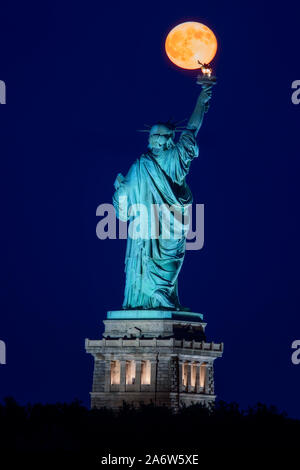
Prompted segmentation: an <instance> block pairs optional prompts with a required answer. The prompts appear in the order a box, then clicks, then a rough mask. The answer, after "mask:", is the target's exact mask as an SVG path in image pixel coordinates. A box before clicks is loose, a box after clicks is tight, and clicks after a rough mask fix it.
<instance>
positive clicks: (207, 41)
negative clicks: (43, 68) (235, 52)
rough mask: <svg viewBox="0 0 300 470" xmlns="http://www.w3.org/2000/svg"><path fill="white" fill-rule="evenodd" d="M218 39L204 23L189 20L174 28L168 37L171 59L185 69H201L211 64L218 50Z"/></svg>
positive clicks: (168, 51) (168, 50)
mask: <svg viewBox="0 0 300 470" xmlns="http://www.w3.org/2000/svg"><path fill="white" fill-rule="evenodd" d="M217 47H218V44H217V39H216V36H215V35H214V33H213V32H212V30H211V29H209V28H208V27H207V26H205V25H204V24H202V23H197V22H195V21H187V22H186V23H181V24H179V25H177V26H175V28H173V29H172V30H171V31H170V32H169V34H168V36H167V39H166V43H165V48H166V53H167V56H168V57H169V59H170V60H171V61H172V62H173V63H174V64H175V65H178V67H181V68H183V69H190V70H194V69H199V68H200V65H199V64H198V60H199V61H200V62H201V63H202V64H209V63H210V62H211V61H212V59H213V58H214V57H215V55H216V52H217Z"/></svg>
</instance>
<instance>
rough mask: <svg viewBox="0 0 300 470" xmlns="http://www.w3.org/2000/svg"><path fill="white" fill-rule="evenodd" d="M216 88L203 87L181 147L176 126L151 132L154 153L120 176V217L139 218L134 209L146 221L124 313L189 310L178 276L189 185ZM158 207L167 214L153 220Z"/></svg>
mask: <svg viewBox="0 0 300 470" xmlns="http://www.w3.org/2000/svg"><path fill="white" fill-rule="evenodd" d="M211 88H212V87H211V85H203V89H202V91H201V93H200V95H199V97H198V100H197V103H196V106H195V109H194V111H193V113H192V115H191V117H190V119H189V121H188V123H187V125H186V127H185V128H184V129H183V130H182V131H181V134H180V137H179V139H178V142H177V143H175V131H176V125H174V124H173V123H171V122H166V123H161V122H160V123H157V124H155V125H154V126H152V127H151V129H150V131H149V143H148V151H147V152H146V153H145V154H143V155H142V156H141V157H140V158H138V159H137V160H136V161H135V162H134V163H133V165H132V166H131V168H130V169H129V172H128V173H127V175H126V177H123V176H122V175H121V174H119V175H118V177H117V179H116V181H115V189H116V192H115V194H114V196H113V203H114V207H115V210H116V213H117V217H118V218H119V219H120V220H122V221H127V220H129V221H130V220H132V219H133V216H134V215H136V211H135V210H134V209H133V208H135V209H136V208H137V207H138V212H139V219H140V236H138V237H137V236H129V237H128V239H127V247H126V258H125V272H126V286H125V296H124V302H123V308H124V309H170V310H174V309H176V310H184V308H183V307H182V306H181V305H180V302H179V297H178V274H179V272H180V269H181V267H182V264H183V260H184V255H185V244H186V234H187V231H188V228H189V224H188V220H187V217H186V216H187V208H188V207H189V205H190V204H191V203H192V194H191V191H190V189H189V187H188V185H187V183H186V181H185V179H186V176H187V174H188V172H189V170H190V166H191V162H192V160H193V159H194V158H196V157H197V156H198V146H197V143H196V136H197V134H198V131H199V129H200V127H201V125H202V121H203V116H204V113H205V112H206V111H207V110H208V106H209V100H210V98H211ZM141 207H142V208H144V209H143V210H141ZM157 207H160V208H162V210H160V211H159V212H158V215H156V216H153V213H154V212H155V211H153V208H157ZM150 213H151V217H148V216H149V214H150ZM156 214H157V212H156ZM182 215H183V216H184V217H183V218H182V217H181V216H182ZM154 224H155V225H156V227H155V236H153V232H154V227H153V226H154ZM167 224H169V225H168V227H166V225H167ZM150 233H151V236H150V235H149V234H150ZM166 233H167V234H169V236H166Z"/></svg>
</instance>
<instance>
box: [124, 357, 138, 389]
mask: <svg viewBox="0 0 300 470" xmlns="http://www.w3.org/2000/svg"><path fill="white" fill-rule="evenodd" d="M135 370H136V367H135V361H126V385H133V384H134V383H135Z"/></svg>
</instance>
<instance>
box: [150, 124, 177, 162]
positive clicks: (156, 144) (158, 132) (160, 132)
mask: <svg viewBox="0 0 300 470" xmlns="http://www.w3.org/2000/svg"><path fill="white" fill-rule="evenodd" d="M172 137H173V132H172V131H171V130H170V129H169V128H168V127H167V126H164V125H163V124H156V125H155V126H152V127H151V130H150V134H149V145H148V147H149V148H150V149H151V150H152V152H153V153H154V154H156V155H157V154H159V153H160V152H161V151H162V150H166V149H167V148H168V142H169V141H170V139H172Z"/></svg>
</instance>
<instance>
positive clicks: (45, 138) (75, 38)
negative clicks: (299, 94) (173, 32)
mask: <svg viewBox="0 0 300 470" xmlns="http://www.w3.org/2000/svg"><path fill="white" fill-rule="evenodd" d="M299 14H300V5H299V2H298V5H297V2H284V3H282V2H281V3H280V4H275V3H274V2H271V1H268V2H263V1H261V0H260V1H258V0H252V1H245V2H240V1H226V2H225V1H213V0H210V1H207V2H199V1H198V0H195V1H189V0H185V1H182V2H179V1H169V0H165V1H164V2H154V1H152V2H136V3H135V2H99V1H93V2H91V1H84V2H83V1H82V2H78V1H74V0H73V1H72V2H61V1H51V2H48V1H44V2H37V3H36V4H33V3H28V2H6V3H5V4H2V5H1V29H0V49H1V68H0V79H1V80H5V82H6V85H7V105H5V106H1V108H0V127H1V129H0V137H1V141H0V142H1V147H0V148H1V168H0V190H1V194H0V196H1V231H0V237H1V264H0V274H1V299H0V309H1V310H0V314H1V317H0V339H2V340H5V342H6V344H7V365H6V366H0V398H3V397H4V396H6V395H13V396H14V397H15V398H16V399H17V400H19V401H20V402H22V403H23V402H27V401H31V402H36V401H43V402H45V401H49V402H54V401H57V400H60V401H61V400H66V401H70V400H72V399H73V398H74V397H78V398H80V399H82V400H83V401H84V402H85V403H86V404H87V403H88V400H89V391H90V389H91V381H92V367H93V361H92V358H91V357H89V356H88V355H86V354H85V351H84V339H85V338H86V337H88V338H91V339H96V338H99V337H100V333H101V328H102V327H101V322H102V319H103V318H104V317H105V314H106V311H107V310H109V309H117V308H119V307H120V305H121V302H122V297H123V287H124V273H123V268H124V266H123V262H124V254H125V243H124V241H116V240H109V241H100V240H98V239H97V238H96V234H95V228H96V223H97V218H96V216H95V212H96V207H97V206H98V205H99V204H100V203H103V202H110V201H111V197H112V193H113V182H114V179H115V176H116V174H117V173H118V172H119V171H121V172H122V173H126V171H127V170H128V168H129V166H130V164H131V163H132V162H133V161H134V160H135V159H136V158H137V157H138V156H139V155H140V154H141V153H143V152H144V151H145V148H146V135H145V134H140V133H137V132H136V129H139V128H141V127H143V125H144V123H147V124H151V123H153V122H155V121H156V120H163V119H168V118H169V117H170V116H172V115H173V116H174V117H175V118H176V119H178V120H180V119H184V118H186V117H188V116H189V114H190V113H191V111H192V109H193V106H194V104H195V100H196V98H197V96H198V92H199V88H198V87H197V86H196V84H195V73H193V72H192V73H190V72H187V71H182V70H180V69H178V68H176V67H175V66H172V64H171V63H170V62H169V61H168V59H167V58H166V56H165V53H164V40H165V37H166V34H167V32H168V31H169V30H170V29H171V28H172V27H173V26H175V25H176V24H178V23H180V22H183V21H189V20H195V21H200V22H203V23H205V24H207V25H208V26H210V27H211V28H212V29H213V30H214V32H215V33H216V35H217V38H218V41H219V49H218V54H217V57H216V60H215V69H216V72H217V75H218V77H219V82H218V85H217V87H216V88H215V90H214V95H213V99H212V104H211V108H210V112H209V114H208V115H207V116H206V119H205V122H204V125H203V127H202V129H201V131H200V133H199V137H198V142H199V147H200V158H199V159H198V160H197V161H196V162H194V163H193V166H192V168H191V172H190V175H189V176H188V183H189V186H190V187H191V189H192V192H193V195H194V200H195V202H197V203H204V204H205V247H204V249H203V250H201V251H196V252H191V251H190V252H188V253H187V255H186V261H185V265H184V268H183V271H182V273H181V276H180V284H179V288H180V296H181V300H182V302H183V304H184V305H189V306H190V307H191V308H192V309H193V310H194V311H200V312H203V313H204V314H205V319H206V321H207V322H208V327H207V333H208V337H209V339H211V340H214V341H224V343H225V353H224V357H223V359H222V360H217V362H216V386H217V393H218V395H219V397H220V398H223V399H225V400H229V401H231V400H235V401H237V402H239V403H241V404H242V405H243V406H247V405H248V404H254V403H255V402H257V401H262V402H266V403H269V404H271V403H273V404H275V405H277V406H278V407H279V408H280V409H285V410H287V411H288V413H289V414H291V415H293V416H298V417H300V405H299V377H300V365H299V366H294V365H292V363H291V343H292V341H293V340H295V339H299V338H300V315H299V313H300V289H299V281H300V267H299V265H300V256H299V255H300V252H299V239H300V237H299V233H300V230H299V229H300V227H299V202H300V201H299V199H300V188H299V171H300V161H299V119H300V105H299V106H295V105H293V104H292V102H291V83H292V81H293V80H296V79H300V65H299V42H300V32H299Z"/></svg>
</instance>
